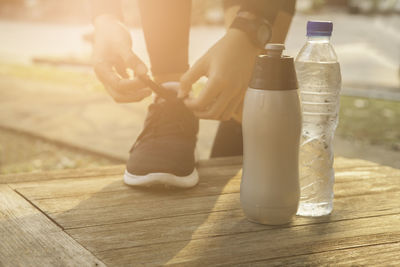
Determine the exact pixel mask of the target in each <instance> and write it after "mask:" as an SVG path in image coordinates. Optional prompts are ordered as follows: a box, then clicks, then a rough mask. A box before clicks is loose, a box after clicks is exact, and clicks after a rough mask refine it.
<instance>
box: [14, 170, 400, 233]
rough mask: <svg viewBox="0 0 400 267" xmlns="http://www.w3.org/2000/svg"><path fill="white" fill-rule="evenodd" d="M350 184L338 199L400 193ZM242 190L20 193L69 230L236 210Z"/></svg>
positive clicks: (384, 181) (223, 183) (368, 183)
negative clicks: (41, 195) (42, 195)
mask: <svg viewBox="0 0 400 267" xmlns="http://www.w3.org/2000/svg"><path fill="white" fill-rule="evenodd" d="M237 176H238V175H237ZM235 177H236V176H235ZM228 178H229V177H228ZM348 180H349V181H348V182H347V183H344V182H340V183H337V184H336V185H335V194H336V199H340V198H342V197H350V196H355V195H358V196H362V195H373V194H383V193H388V192H396V191H397V192H398V191H400V179H399V178H398V177H387V178H385V177H381V178H379V179H364V180H363V181H362V183H361V182H360V181H356V182H352V181H351V179H348ZM218 181H219V182H218ZM92 182H93V183H95V182H96V180H93V181H92ZM115 183H121V182H118V181H117V182H115ZM239 186H240V180H239V179H227V180H223V179H222V178H221V180H219V179H212V178H210V179H205V180H204V181H202V182H201V183H200V185H198V186H197V187H195V188H193V189H191V190H184V191H182V190H180V191H174V190H171V191H166V190H159V191H154V190H151V189H150V190H149V189H147V190H146V189H133V188H127V189H126V190H125V191H115V192H106V193H102V192H98V193H95V194H91V195H84V196H80V197H79V198H78V197H76V196H67V197H59V198H44V199H42V198H38V199H35V198H31V196H30V195H29V194H26V193H25V189H24V188H23V189H19V192H21V194H23V195H27V196H28V197H29V198H30V199H31V201H32V202H33V203H34V204H35V205H37V206H38V207H40V208H41V209H42V210H43V211H44V212H46V213H47V214H48V215H49V216H50V217H52V218H53V219H54V220H56V221H57V222H58V223H59V224H60V225H62V226H63V227H65V228H66V229H67V228H76V227H86V226H93V225H102V224H111V223H122V222H127V221H136V220H145V219H146V220H147V219H154V218H161V217H170V216H182V215H187V214H196V213H205V212H212V211H221V210H230V209H237V208H239V205H238V203H239V202H238V201H239V200H238V199H239V194H238V192H239ZM42 190H45V189H42Z"/></svg>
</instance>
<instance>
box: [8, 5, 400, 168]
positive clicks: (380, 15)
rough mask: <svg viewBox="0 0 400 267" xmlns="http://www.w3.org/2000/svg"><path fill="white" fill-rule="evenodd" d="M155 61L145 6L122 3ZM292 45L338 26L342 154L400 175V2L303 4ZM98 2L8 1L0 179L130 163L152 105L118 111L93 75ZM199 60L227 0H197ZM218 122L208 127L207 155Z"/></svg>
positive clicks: (194, 53)
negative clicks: (315, 26)
mask: <svg viewBox="0 0 400 267" xmlns="http://www.w3.org/2000/svg"><path fill="white" fill-rule="evenodd" d="M123 5H124V12H125V19H126V22H127V24H128V25H129V27H130V28H131V33H132V36H133V50H134V51H135V52H136V53H137V54H138V55H139V56H140V57H141V58H142V59H143V60H144V61H145V62H146V63H148V62H149V61H148V57H147V54H146V47H145V43H144V38H143V34H142V32H141V30H140V14H139V12H138V9H137V2H136V1H129V0H126V1H124V2H123ZM296 10H297V11H296V15H295V17H294V19H293V22H292V26H291V29H290V31H289V34H288V38H287V41H286V47H287V50H286V54H288V55H291V56H296V54H297V53H298V51H299V50H300V48H301V47H302V46H303V44H304V43H305V40H306V38H305V31H306V22H307V20H309V19H319V20H332V21H333V23H334V31H333V37H332V43H333V45H334V47H335V50H336V52H337V54H338V57H339V61H340V63H341V68H342V77H343V88H342V96H341V111H340V123H339V127H338V129H337V132H336V137H335V138H336V139H335V154H336V155H337V156H346V157H352V158H362V159H367V160H371V161H375V162H378V163H382V164H385V165H389V166H393V167H397V168H400V1H398V0H358V1H357V0H336V1H335V0H298V1H297V6H296ZM90 14H91V11H90V1H89V0H68V1H67V0H57V1H55V0H0V32H1V41H0V174H3V173H18V172H32V171H42V170H54V169H67V168H81V167H95V166H101V165H110V164H120V163H124V162H125V160H126V158H127V156H128V150H129V149H130V147H131V145H132V144H133V142H134V141H135V139H136V137H137V135H138V134H139V133H140V130H141V127H142V123H143V120H144V117H145V114H146V109H147V106H148V104H149V103H150V102H151V99H147V100H145V101H143V102H141V103H134V104H116V103H114V102H113V100H112V99H111V97H109V96H108V95H107V93H106V92H105V90H104V89H103V87H102V86H101V85H100V83H99V82H98V81H97V80H96V78H95V76H94V73H93V71H92V69H91V66H90V62H91V39H92V31H93V28H92V26H91V15H90ZM192 25H193V26H192V29H191V44H190V62H191V63H193V62H194V61H195V60H196V59H197V58H199V57H200V56H201V55H202V54H203V53H204V52H205V51H207V49H208V48H209V47H210V46H211V45H212V44H213V43H214V42H215V41H216V40H218V39H219V38H221V37H222V36H223V34H224V31H225V30H224V28H223V9H222V1H220V0H218V1H217V0H193V11H192ZM216 126H217V122H215V121H202V122H201V130H200V137H199V142H198V147H197V151H196V154H197V157H198V158H207V157H208V156H209V153H210V147H211V145H212V142H213V138H214V135H215V132H216Z"/></svg>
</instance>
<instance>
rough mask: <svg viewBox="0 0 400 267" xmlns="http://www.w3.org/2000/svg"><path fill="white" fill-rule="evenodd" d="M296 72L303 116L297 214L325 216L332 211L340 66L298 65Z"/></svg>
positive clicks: (335, 63)
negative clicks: (333, 147) (334, 137)
mask: <svg viewBox="0 0 400 267" xmlns="http://www.w3.org/2000/svg"><path fill="white" fill-rule="evenodd" d="M296 72H297V75H298V78H299V87H300V97H301V102H302V113H303V129H302V135H301V142H300V155H299V166H300V187H301V197H300V205H299V209H298V212H297V214H298V215H303V216H322V215H327V214H329V213H330V212H331V211H332V208H333V183H334V170H333V150H332V141H333V135H334V131H335V129H336V126H337V123H338V109H339V91H340V86H341V80H340V66H339V63H338V62H327V63H321V62H296ZM338 77H339V78H338Z"/></svg>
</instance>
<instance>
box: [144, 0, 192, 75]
mask: <svg viewBox="0 0 400 267" xmlns="http://www.w3.org/2000/svg"><path fill="white" fill-rule="evenodd" d="M139 7H140V15H141V20H142V27H143V32H144V36H145V39H146V46H147V51H148V53H149V57H150V62H151V70H152V73H153V76H154V78H155V79H156V80H157V81H158V82H164V81H179V78H180V76H181V75H182V74H183V73H184V72H185V71H186V70H187V69H188V68H189V64H188V46H189V29H190V12H191V1H190V0H168V1H166V0H140V1H139Z"/></svg>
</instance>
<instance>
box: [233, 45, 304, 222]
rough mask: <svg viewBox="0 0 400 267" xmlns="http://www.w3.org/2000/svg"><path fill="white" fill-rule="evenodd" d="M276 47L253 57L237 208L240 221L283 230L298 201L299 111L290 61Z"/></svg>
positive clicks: (247, 96) (244, 125)
mask: <svg viewBox="0 0 400 267" xmlns="http://www.w3.org/2000/svg"><path fill="white" fill-rule="evenodd" d="M283 49H284V45H282V44H268V45H267V54H266V55H260V56H258V58H257V60H256V64H255V68H254V71H253V77H252V80H251V82H250V84H249V88H248V89H247V92H246V97H245V100H244V108H243V120H242V126H243V177H242V182H241V185H240V202H241V205H242V208H243V211H244V213H245V215H246V217H247V218H248V219H249V220H250V221H253V222H257V223H262V224H272V225H276V224H285V223H288V222H289V221H290V219H291V218H292V216H293V215H295V214H296V211H297V207H298V203H299V197H300V186H299V168H298V167H299V165H298V162H299V161H298V154H299V142H300V131H301V110H300V101H299V95H298V93H297V79H296V71H295V68H294V60H293V58H292V57H288V56H282V50H283Z"/></svg>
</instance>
